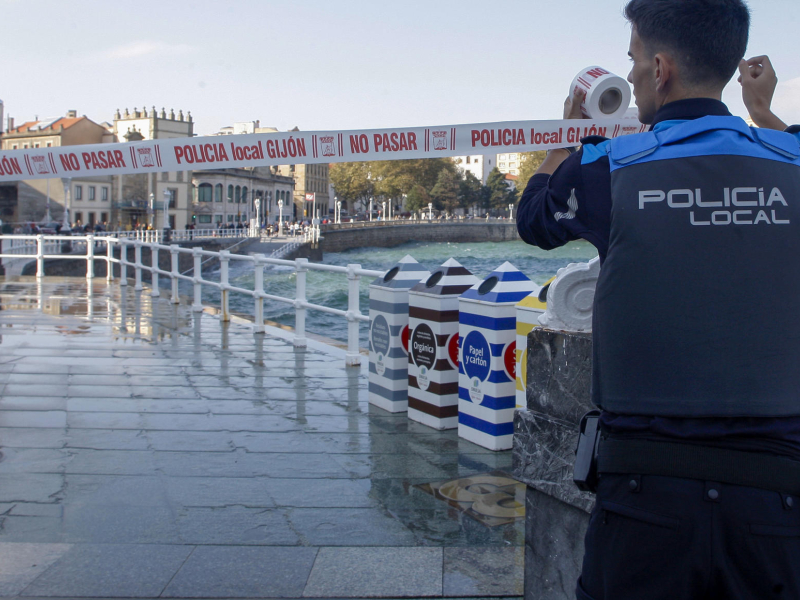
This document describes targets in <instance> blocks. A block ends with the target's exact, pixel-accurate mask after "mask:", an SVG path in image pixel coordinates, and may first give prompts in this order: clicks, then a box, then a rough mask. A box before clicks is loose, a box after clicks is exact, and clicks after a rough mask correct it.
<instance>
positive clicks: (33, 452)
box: [0, 278, 524, 598]
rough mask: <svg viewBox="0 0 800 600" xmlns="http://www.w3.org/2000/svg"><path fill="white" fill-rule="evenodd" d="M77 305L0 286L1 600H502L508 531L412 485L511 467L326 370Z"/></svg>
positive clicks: (508, 572) (108, 290) (508, 570)
mask: <svg viewBox="0 0 800 600" xmlns="http://www.w3.org/2000/svg"><path fill="white" fill-rule="evenodd" d="M87 291H88V290H87V283H86V281H85V280H83V279H78V278H73V279H56V278H47V279H45V280H44V284H43V285H40V286H37V283H36V281H35V280H34V279H32V278H24V279H22V280H20V281H18V282H5V283H4V282H3V280H2V278H0V303H1V305H2V309H0V453H2V457H1V458H0V597H21V598H41V597H48V598H53V597H56V598H83V597H99V598H117V597H136V598H162V597H163V598H303V597H305V598H309V597H310V598H346V597H376V596H377V597H386V598H395V597H411V598H416V597H442V596H444V597H490V596H492V597H496V596H519V595H521V593H522V561H523V553H522V544H523V541H524V524H523V521H522V520H521V519H517V520H514V521H511V522H507V521H510V519H507V520H506V521H504V520H503V519H500V518H498V519H494V520H493V518H492V517H488V518H484V519H482V520H483V521H484V522H481V521H480V520H478V519H477V518H474V516H478V517H480V516H481V514H482V515H486V514H488V513H491V510H489V511H487V510H485V509H484V510H483V511H482V512H481V509H480V508H478V512H477V513H476V512H475V511H474V510H472V512H470V510H471V509H470V506H471V502H469V500H472V499H474V498H473V496H476V495H475V494H474V493H472V494H471V493H470V491H469V490H470V489H471V490H472V491H473V492H474V491H475V490H476V488H475V487H474V486H473V487H471V488H469V489H467V488H468V487H469V484H470V482H469V481H467V482H463V481H462V482H460V483H458V482H457V483H455V484H452V483H451V484H448V485H447V486H443V487H442V489H443V490H450V492H449V493H450V496H451V498H455V499H457V500H458V502H456V501H451V502H447V501H445V500H444V499H443V498H442V497H441V496H440V497H436V496H434V495H432V494H431V493H429V492H430V491H431V488H430V486H428V485H426V484H431V483H434V484H435V485H434V486H433V487H434V488H436V487H438V485H439V484H441V483H442V482H452V481H453V480H458V479H459V478H466V477H469V476H474V475H478V474H485V473H489V472H494V471H506V472H508V471H509V470H510V466H511V465H510V463H511V454H510V452H505V453H492V452H489V451H486V450H483V449H481V448H479V447H477V446H474V445H472V444H470V443H469V442H465V441H463V440H459V438H458V437H457V435H456V433H455V432H454V431H448V432H436V431H434V430H431V429H428V428H426V427H424V426H422V425H420V424H418V423H413V422H410V421H408V420H407V418H406V416H405V414H399V415H391V414H389V413H386V412H384V411H382V410H380V409H377V408H375V407H372V406H370V405H369V404H368V402H367V390H366V386H367V369H366V365H364V366H363V367H355V368H349V369H346V368H345V367H344V352H343V351H340V350H338V349H335V348H332V347H329V346H326V345H323V344H321V343H317V342H310V345H309V348H307V349H295V348H294V347H293V346H292V344H291V341H290V339H289V337H288V334H287V332H285V331H281V330H279V329H268V330H267V334H266V335H254V334H253V333H252V331H251V329H250V328H249V326H248V325H247V324H245V323H243V322H234V323H230V324H223V323H221V322H220V321H219V319H218V318H217V317H216V316H215V315H214V314H212V313H211V312H209V311H207V312H205V313H200V314H196V313H191V312H190V311H189V308H188V307H187V306H185V305H180V306H177V307H176V306H172V305H171V304H169V302H168V301H167V300H166V299H165V298H156V299H153V298H151V297H150V295H149V290H147V291H145V292H139V293H137V292H135V291H134V290H133V288H132V286H129V287H127V288H121V287H119V286H118V285H115V284H114V285H110V286H108V285H107V284H106V282H105V281H104V280H99V279H95V280H94V281H93V282H92V284H91V294H88V293H87ZM365 362H366V360H365ZM486 481H490V480H486ZM500 481H501V483H502V480H500ZM476 485H483V486H484V487H486V486H488V489H484V490H482V491H484V492H486V491H491V488H492V487H493V486H492V484H491V483H485V484H476ZM505 489H506V492H507V493H510V494H512V496H513V493H514V489H513V488H510V487H507V488H505ZM452 490H455V492H453V491H452ZM509 490H510V492H509ZM454 493H455V494H456V496H453V494H454ZM476 497H477V496H476ZM487 497H488V496H487ZM513 505H514V503H513V497H511V501H509V498H508V497H507V498H506V500H505V501H503V502H499V503H498V504H497V506H496V507H495V508H497V509H498V512H497V513H496V514H497V515H499V516H500V517H502V516H503V515H505V516H507V515H508V514H510V513H509V511H511V512H513ZM490 508H491V507H490ZM478 513H481V514H478ZM504 522H505V524H498V523H504ZM489 525H494V526H489Z"/></svg>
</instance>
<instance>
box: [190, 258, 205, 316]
mask: <svg viewBox="0 0 800 600" xmlns="http://www.w3.org/2000/svg"><path fill="white" fill-rule="evenodd" d="M202 252H203V251H202V249H200V248H192V258H193V259H194V302H193V303H192V311H193V312H203V283H202V281H203V265H202V259H203V254H202Z"/></svg>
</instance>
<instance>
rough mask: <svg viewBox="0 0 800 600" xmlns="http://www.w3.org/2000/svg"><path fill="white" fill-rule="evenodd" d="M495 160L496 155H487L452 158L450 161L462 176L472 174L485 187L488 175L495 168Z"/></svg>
mask: <svg viewBox="0 0 800 600" xmlns="http://www.w3.org/2000/svg"><path fill="white" fill-rule="evenodd" d="M496 159H497V155H496V154H488V155H486V156H483V155H480V154H478V155H473V156H454V157H453V159H452V160H453V162H454V163H455V164H456V166H457V167H458V170H459V171H461V174H462V175H464V176H466V173H472V174H473V175H474V176H475V177H476V178H477V179H478V181H480V182H481V183H482V184H483V185H486V180H487V179H488V178H489V173H491V172H492V169H494V168H495V167H496V166H497V162H496Z"/></svg>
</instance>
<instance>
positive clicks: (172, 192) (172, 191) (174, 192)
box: [167, 185, 211, 208]
mask: <svg viewBox="0 0 800 600" xmlns="http://www.w3.org/2000/svg"><path fill="white" fill-rule="evenodd" d="M208 187H209V188H211V185H209V186H208ZM167 192H169V206H168V207H167V208H178V189H177V188H169V189H168V190H167ZM208 194H209V199H208V200H207V202H211V190H210V189H209V192H208Z"/></svg>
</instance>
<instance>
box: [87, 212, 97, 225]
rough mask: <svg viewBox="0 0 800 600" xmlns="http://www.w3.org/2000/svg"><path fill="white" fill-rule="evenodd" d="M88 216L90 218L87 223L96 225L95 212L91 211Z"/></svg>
mask: <svg viewBox="0 0 800 600" xmlns="http://www.w3.org/2000/svg"><path fill="white" fill-rule="evenodd" d="M86 217H87V218H88V219H89V222H88V223H87V225H89V227H94V224H95V223H96V221H95V215H94V213H93V212H90V213H88V214H87V215H86Z"/></svg>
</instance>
